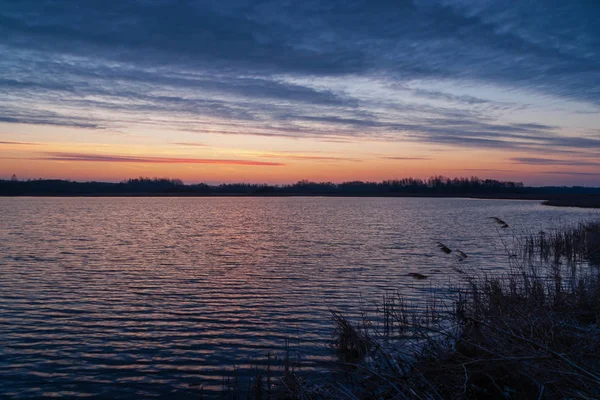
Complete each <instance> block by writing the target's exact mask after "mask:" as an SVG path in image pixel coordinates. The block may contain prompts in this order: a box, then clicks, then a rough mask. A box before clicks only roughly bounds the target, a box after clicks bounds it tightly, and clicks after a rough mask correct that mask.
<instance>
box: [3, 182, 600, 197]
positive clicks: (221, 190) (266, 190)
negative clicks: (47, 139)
mask: <svg viewBox="0 0 600 400" xmlns="http://www.w3.org/2000/svg"><path fill="white" fill-rule="evenodd" d="M594 194H595V195H597V197H598V196H600V188H586V187H526V186H524V185H523V183H522V182H510V181H498V180H494V179H480V178H478V177H470V178H446V177H442V176H434V177H431V178H429V179H416V178H404V179H394V180H386V181H381V182H361V181H349V182H342V183H332V182H311V181H307V180H302V181H299V182H296V183H293V184H288V185H267V184H247V183H227V184H220V185H208V184H205V183H197V184H187V185H186V184H184V183H183V182H182V181H181V180H179V179H167V178H136V179H128V180H125V181H122V182H119V183H113V182H73V181H65V180H44V179H39V180H25V181H21V180H19V179H18V178H17V177H14V178H13V179H11V180H0V196H380V197H386V196H398V197H402V196H424V197H480V198H508V199H535V200H547V199H567V200H568V199H573V198H579V196H582V195H594Z"/></svg>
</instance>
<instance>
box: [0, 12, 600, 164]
mask: <svg viewBox="0 0 600 400" xmlns="http://www.w3.org/2000/svg"><path fill="white" fill-rule="evenodd" d="M598 19H600V3H597V2H596V1H573V2H564V1H558V0H539V1H532V2H513V3H511V4H510V6H507V4H505V2H504V1H500V0H497V1H478V2H472V1H466V0H465V1H461V0H454V1H449V0H448V1H447V0H415V1H407V0H395V1H380V0H365V1H351V0H343V1H342V0H339V1H337V0H331V1H311V0H303V1H286V2H282V1H279V0H277V1H268V0H267V1H258V0H257V1H249V0H248V1H244V0H231V1H222V0H219V1H208V0H206V1H192V0H189V1H186V0H181V1H171V0H148V1H133V0H123V1H106V0H86V1H80V0H52V1H50V0H20V1H11V0H0V93H2V96H1V98H0V121H1V122H9V123H29V124H44V125H57V126H67V127H76V128H86V129H111V130H127V129H128V128H130V127H132V126H144V127H156V128H164V127H169V128H170V129H174V130H186V131H192V132H198V133H214V132H218V133H227V134H255V135H262V136H285V137H294V138H297V137H312V138H320V139H323V140H330V141H331V140H333V141H336V140H339V141H344V140H348V138H362V137H368V138H375V139H380V140H411V141H421V142H430V143H435V144H440V145H449V146H456V147H471V148H504V149H507V150H529V151H536V152H556V151H563V152H571V153H572V154H575V155H580V156H586V155H590V152H593V151H595V150H598V149H600V138H599V137H598V135H597V134H596V135H594V134H591V135H589V136H588V137H581V136H579V137H572V136H561V135H559V134H558V133H557V130H558V127H555V126H549V125H546V124H539V123H538V124H534V123H532V124H515V123H513V124H508V123H502V122H500V121H501V119H498V115H499V113H502V112H510V111H511V110H513V109H514V110H516V109H519V108H522V107H523V105H522V104H511V103H506V102H494V101H492V100H489V99H486V98H479V97H477V96H471V95H458V94H453V93H449V92H446V91H444V90H431V89H423V88H414V87H412V86H411V82H414V81H418V80H421V81H455V82H465V81H468V82H472V83H475V84H478V85H479V84H480V85H482V86H491V87H501V88H505V89H507V90H518V89H519V90H520V89H525V90H528V91H531V92H533V93H537V95H539V96H547V97H549V98H555V99H563V100H565V101H566V100H569V101H579V102H584V103H587V104H588V105H590V106H591V107H600V85H598V84H597V82H600V25H599V24H598V23H597V21H598ZM361 79H363V80H368V81H370V82H378V83H379V84H380V85H381V86H382V87H386V88H400V89H401V91H403V93H404V94H406V95H409V96H411V98H413V99H417V100H418V99H421V100H423V101H424V102H425V103H420V102H418V101H417V102H410V101H401V100H397V99H396V100H395V101H391V100H389V99H386V98H378V96H377V93H376V92H375V93H372V95H364V93H363V95H357V94H356V93H353V92H352V91H350V90H344V88H343V87H340V86H339V85H337V86H336V85H331V84H328V83H327V82H330V81H333V82H344V81H348V82H358V81H360V80H361ZM109 112H110V113H109ZM215 120H218V121H222V122H220V123H219V124H217V126H216V127H215ZM223 121H226V122H223ZM530 161H531V160H530ZM529 163H530V164H531V162H529ZM546 164H548V163H546Z"/></svg>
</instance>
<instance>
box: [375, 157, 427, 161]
mask: <svg viewBox="0 0 600 400" xmlns="http://www.w3.org/2000/svg"><path fill="white" fill-rule="evenodd" d="M380 158H382V159H384V160H398V161H421V160H431V157H395V156H382V157H380Z"/></svg>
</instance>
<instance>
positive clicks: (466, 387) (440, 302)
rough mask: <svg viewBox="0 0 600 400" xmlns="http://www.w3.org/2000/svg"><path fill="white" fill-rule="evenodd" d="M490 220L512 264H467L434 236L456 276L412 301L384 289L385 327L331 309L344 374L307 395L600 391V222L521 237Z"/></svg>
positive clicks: (546, 395)
mask: <svg viewBox="0 0 600 400" xmlns="http://www.w3.org/2000/svg"><path fill="white" fill-rule="evenodd" d="M492 223H494V224H496V226H497V227H498V229H499V231H500V234H502V235H503V242H504V243H505V248H506V250H507V257H508V260H509V263H510V266H511V268H510V272H509V273H507V274H505V275H501V276H487V275H485V274H482V273H479V272H478V271H477V270H474V269H472V268H471V269H469V268H468V267H467V265H466V264H465V263H464V260H465V259H466V258H467V257H468V256H467V255H466V254H464V253H463V252H460V251H459V250H454V249H451V248H450V247H448V246H446V245H444V244H442V243H438V248H439V250H440V251H442V252H443V253H445V254H447V255H448V256H449V257H453V260H454V267H453V270H454V271H455V273H456V274H457V276H458V277H459V278H460V281H461V282H462V284H459V285H457V286H456V287H453V288H446V289H447V290H446V291H434V292H432V293H437V294H432V295H431V296H432V299H430V300H429V306H427V307H420V308H418V309H417V308H415V307H411V306H409V305H407V304H406V302H405V301H404V300H403V299H402V297H401V296H400V295H399V294H396V295H395V296H386V298H385V299H384V301H383V304H382V307H381V308H379V309H378V312H380V313H381V315H380V316H379V319H380V320H383V321H384V324H383V325H384V329H383V330H379V329H375V328H373V327H374V326H376V324H374V323H373V322H372V321H360V322H358V323H354V325H353V323H352V322H351V321H349V320H348V319H347V318H345V317H344V316H343V315H341V314H339V313H335V314H334V321H335V329H336V334H337V335H338V336H339V337H340V340H339V341H337V342H334V343H336V344H338V346H337V350H338V351H339V352H340V353H342V355H343V356H342V357H341V358H340V363H341V364H342V365H344V366H345V367H346V369H345V371H346V376H345V380H344V381H343V384H342V383H340V382H339V381H338V382H337V383H336V385H332V386H331V387H329V388H328V391H327V392H326V395H324V394H323V393H325V391H324V390H323V388H322V387H320V388H319V391H318V392H316V393H314V396H312V398H340V399H341V398H347V399H387V398H389V399H392V398H401V399H558V398H563V399H564V398H570V399H573V398H581V399H590V398H600V269H599V268H598V267H596V266H594V262H595V261H596V260H597V256H598V251H599V249H600V223H598V222H594V223H582V224H579V225H578V226H576V227H572V228H569V229H563V230H557V231H552V232H546V233H541V232H540V233H537V234H532V235H528V236H525V237H518V236H516V235H512V236H510V234H508V233H506V231H507V230H509V229H510V227H509V225H508V224H507V223H506V222H505V221H502V220H500V219H498V218H493V219H492ZM450 292H453V293H454V296H447V294H448V293H450ZM439 293H445V295H444V296H440V294H439ZM356 326H359V327H360V328H357V327H356ZM369 327H371V329H368V328H369ZM399 333H401V335H399ZM341 338H344V339H343V340H341ZM348 342H352V343H350V344H349V343H348ZM341 344H343V345H341ZM366 344H368V346H367V345H366ZM357 348H361V349H364V351H363V352H357V351H356V350H355V349H357ZM348 356H352V357H348ZM357 356H360V357H359V358H360V360H357ZM348 359H354V361H353V362H352V363H349V362H347V360H348ZM306 391H307V389H306V388H305V389H304V392H306Z"/></svg>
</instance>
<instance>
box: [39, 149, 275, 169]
mask: <svg viewBox="0 0 600 400" xmlns="http://www.w3.org/2000/svg"><path fill="white" fill-rule="evenodd" d="M33 159H35V160H45V161H78V162H108V163H136V164H218V165H247V166H282V165H285V164H282V163H278V162H264V161H254V160H233V159H213V158H177V157H136V156H122V155H100V154H89V153H62V152H47V153H44V155H43V156H40V157H36V158H33Z"/></svg>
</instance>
